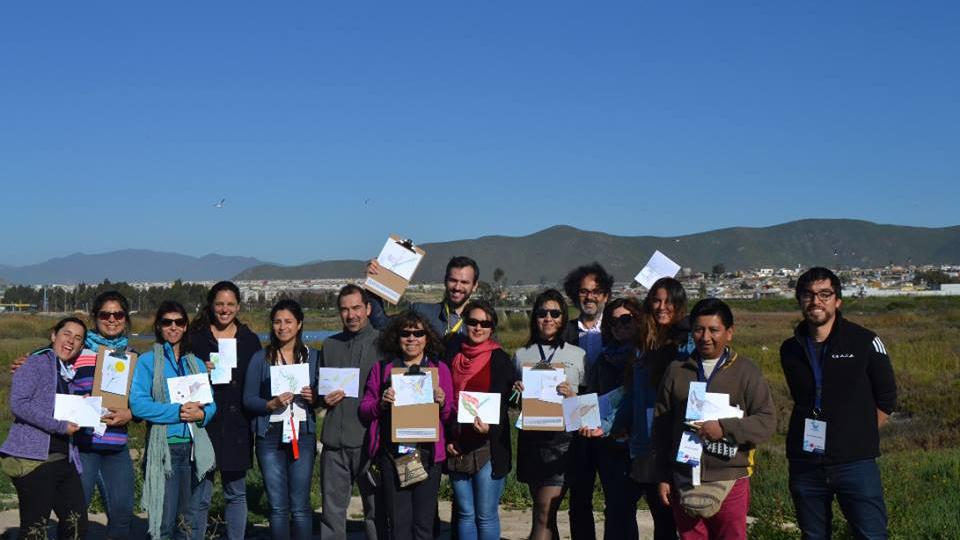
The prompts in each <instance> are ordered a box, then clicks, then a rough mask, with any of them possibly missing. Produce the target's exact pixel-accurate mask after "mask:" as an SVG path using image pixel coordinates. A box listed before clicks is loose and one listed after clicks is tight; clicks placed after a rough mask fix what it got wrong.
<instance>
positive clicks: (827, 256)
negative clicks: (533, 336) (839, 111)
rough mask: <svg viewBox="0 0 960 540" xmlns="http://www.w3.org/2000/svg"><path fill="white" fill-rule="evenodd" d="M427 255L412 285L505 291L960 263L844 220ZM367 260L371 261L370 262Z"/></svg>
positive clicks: (950, 237) (946, 232)
mask: <svg viewBox="0 0 960 540" xmlns="http://www.w3.org/2000/svg"><path fill="white" fill-rule="evenodd" d="M420 247H422V248H423V249H424V250H425V251H426V252H427V257H426V258H425V259H424V260H423V263H422V264H421V266H420V268H419V269H418V271H417V274H416V277H415V281H419V282H437V281H441V280H442V279H443V272H444V267H445V266H446V263H447V261H448V260H449V259H450V257H453V256H455V255H469V256H471V257H473V258H474V259H476V260H477V263H478V264H479V266H480V278H481V279H483V280H485V281H492V275H493V270H494V269H495V268H501V269H503V271H504V272H505V281H506V282H508V283H511V284H513V283H516V282H517V281H521V282H523V283H537V282H544V283H554V282H556V281H558V280H560V279H562V278H563V276H564V275H565V274H566V273H567V272H568V271H569V270H570V269H572V268H573V267H575V266H577V265H579V264H583V263H587V262H590V261H599V262H600V263H601V264H603V265H604V267H606V268H607V270H608V271H610V272H611V273H612V274H613V275H614V276H615V277H616V278H617V280H618V281H630V280H631V279H633V276H635V275H636V274H637V272H639V271H640V269H642V268H643V265H644V264H646V262H647V260H648V259H649V258H650V255H651V254H653V251H654V250H660V251H662V252H663V253H664V254H666V255H667V256H668V257H670V258H671V259H673V260H674V261H676V262H677V263H678V264H680V265H681V266H683V267H687V268H691V269H693V270H694V271H709V270H710V269H711V268H712V267H713V265H715V264H722V265H724V267H725V268H726V269H727V270H740V269H747V268H761V267H775V268H779V267H788V268H792V267H795V266H797V265H803V266H810V265H815V264H819V265H825V266H829V267H832V268H837V267H839V266H846V267H850V266H860V267H876V266H883V265H886V264H889V263H891V262H892V263H897V264H911V263H912V264H942V263H960V226H954V227H945V228H924V227H905V226H899V225H878V224H876V223H871V222H868V221H857V220H849V219H806V220H801V221H793V222H790V223H784V224H781V225H774V226H772V227H733V228H729V229H719V230H716V231H710V232H704V233H697V234H691V235H685V236H672V237H657V236H614V235H610V234H606V233H602V232H592V231H583V230H580V229H576V228H573V227H568V226H565V225H558V226H555V227H550V228H549V229H545V230H542V231H539V232H536V233H533V234H531V235H528V236H520V237H509V236H483V237H480V238H476V239H473V240H457V241H452V242H437V243H429V244H422V245H421V246H420ZM375 255H376V254H375V253H372V254H371V256H375ZM363 265H364V261H360V260H355V261H343V260H340V261H325V262H318V263H311V264H304V265H299V266H277V265H264V266H256V267H253V268H250V269H247V270H245V271H243V272H241V273H240V274H238V275H237V276H236V279H238V280H239V279H323V278H338V277H359V276H360V275H361V274H362V272H363Z"/></svg>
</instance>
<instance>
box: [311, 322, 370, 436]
mask: <svg viewBox="0 0 960 540" xmlns="http://www.w3.org/2000/svg"><path fill="white" fill-rule="evenodd" d="M379 338H380V331H379V330H376V329H375V328H374V327H373V325H372V324H367V326H366V327H364V328H363V329H362V330H360V331H359V332H357V333H355V334H354V333H353V332H347V331H343V332H340V333H339V334H336V335H333V336H330V337H329V338H327V339H326V341H324V342H323V349H322V350H321V351H320V360H319V362H318V365H319V367H330V368H349V367H355V368H360V391H361V392H362V391H363V387H364V385H365V384H366V382H367V377H369V376H370V368H372V367H373V365H374V364H375V363H376V362H377V360H379V358H380V352H379V351H378V350H377V340H378V339H379ZM319 403H320V405H321V406H322V407H324V408H326V411H327V412H326V415H325V416H324V417H323V431H322V433H321V434H320V440H321V442H323V444H324V446H326V447H329V448H360V447H362V446H363V438H364V435H366V432H367V429H366V428H365V427H363V424H361V423H360V416H359V412H358V411H359V408H360V399H359V398H352V397H345V398H343V400H342V401H340V403H337V404H336V405H334V406H333V407H326V405H324V402H323V398H320V401H319Z"/></svg>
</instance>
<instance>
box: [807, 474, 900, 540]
mask: <svg viewBox="0 0 960 540" xmlns="http://www.w3.org/2000/svg"><path fill="white" fill-rule="evenodd" d="M790 495H791V496H792V497H793V506H794V507H795V508H796V510H797V525H799V526H800V530H801V531H802V533H803V538H804V539H805V540H820V539H828V538H830V535H831V522H832V521H833V507H832V505H833V498H834V496H836V498H837V502H839V503H840V510H841V511H842V512H843V516H844V517H845V518H846V519H847V522H848V523H849V524H850V527H851V529H853V535H854V537H856V538H864V539H869V540H874V539H886V538H887V509H886V506H885V505H884V503H883V487H882V486H881V483H880V468H879V467H877V461H876V460H875V459H863V460H860V461H851V462H849V463H840V464H837V465H818V464H815V463H804V462H791V463H790Z"/></svg>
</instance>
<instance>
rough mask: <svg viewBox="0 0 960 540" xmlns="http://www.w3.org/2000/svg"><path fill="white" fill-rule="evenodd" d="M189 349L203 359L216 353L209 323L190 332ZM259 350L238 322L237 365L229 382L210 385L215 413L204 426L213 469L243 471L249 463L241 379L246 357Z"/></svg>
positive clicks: (247, 420)
mask: <svg viewBox="0 0 960 540" xmlns="http://www.w3.org/2000/svg"><path fill="white" fill-rule="evenodd" d="M190 348H191V349H192V350H193V354H195V355H197V358H199V359H201V360H203V361H204V362H206V361H208V360H210V353H211V352H217V340H216V338H214V337H213V333H212V332H211V331H210V327H209V326H207V327H204V328H202V329H200V330H197V331H194V332H191V333H190ZM260 349H261V346H260V339H259V338H257V335H256V334H254V333H253V332H252V331H251V330H250V329H249V328H247V327H246V326H245V325H243V324H238V325H237V367H235V368H234V369H233V376H232V377H230V384H217V385H214V386H213V401H214V403H216V404H217V414H215V415H214V417H213V419H212V420H210V424H209V425H207V434H208V435H209V436H210V441H211V442H212V443H213V450H214V453H215V454H216V457H217V468H218V469H220V470H221V471H245V470H247V469H249V468H250V466H251V464H252V462H253V459H252V456H253V438H252V436H251V431H250V417H249V416H247V413H246V412H245V411H244V408H243V379H244V377H245V376H246V374H247V366H248V365H249V364H250V358H251V357H252V356H253V355H254V353H256V352H257V351H259V350H260Z"/></svg>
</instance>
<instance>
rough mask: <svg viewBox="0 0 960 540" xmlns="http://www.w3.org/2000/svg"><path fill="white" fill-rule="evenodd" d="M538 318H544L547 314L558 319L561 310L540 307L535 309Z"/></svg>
mask: <svg viewBox="0 0 960 540" xmlns="http://www.w3.org/2000/svg"><path fill="white" fill-rule="evenodd" d="M536 314H537V318H538V319H546V318H547V316H548V315H549V316H550V318H551V319H559V318H560V315H562V312H561V311H560V310H559V309H543V308H540V309H538V310H537V311H536Z"/></svg>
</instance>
